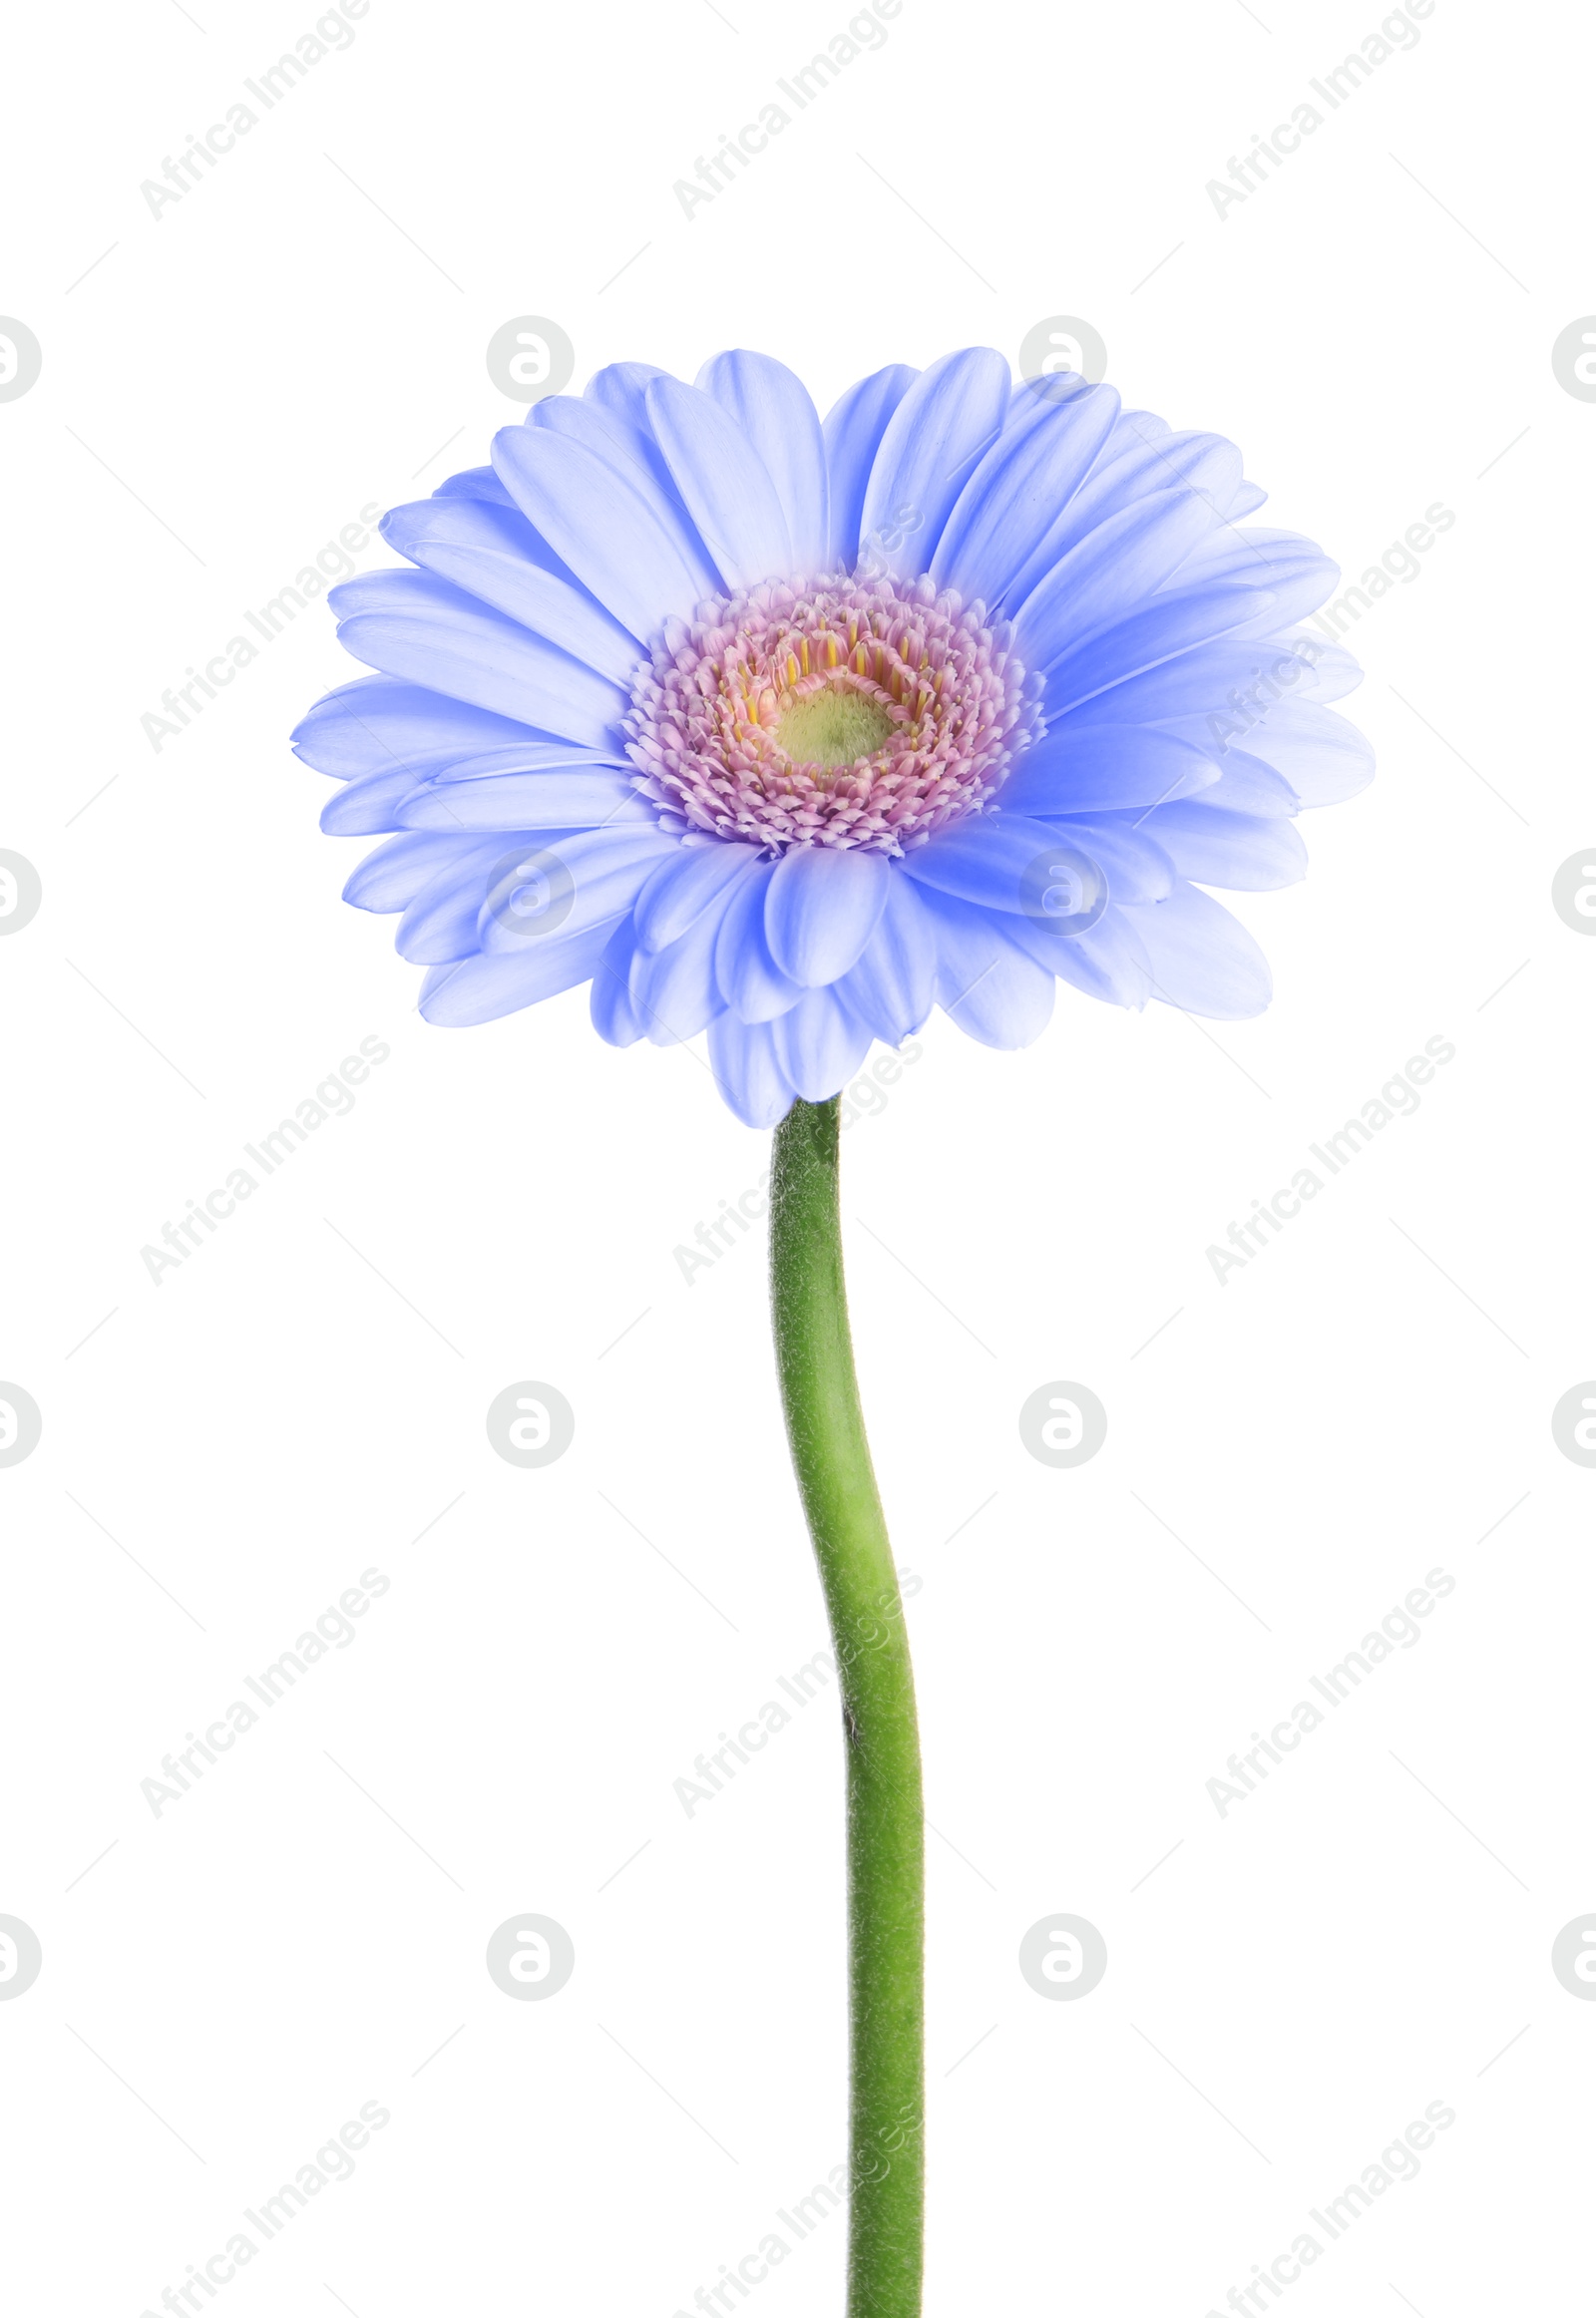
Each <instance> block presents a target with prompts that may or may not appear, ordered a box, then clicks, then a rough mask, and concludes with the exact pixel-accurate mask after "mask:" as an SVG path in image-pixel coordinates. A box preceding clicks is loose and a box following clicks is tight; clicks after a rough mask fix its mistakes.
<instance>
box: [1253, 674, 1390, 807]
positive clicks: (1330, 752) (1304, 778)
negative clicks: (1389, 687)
mask: <svg viewBox="0 0 1596 2318" xmlns="http://www.w3.org/2000/svg"><path fill="white" fill-rule="evenodd" d="M1230 748H1231V749H1232V750H1234V749H1237V748H1239V749H1241V750H1242V751H1243V752H1244V753H1245V754H1246V755H1248V756H1250V757H1256V758H1259V759H1260V760H1261V761H1262V762H1263V763H1264V764H1266V765H1270V766H1272V767H1273V768H1274V770H1275V771H1276V772H1277V773H1279V774H1280V775H1282V776H1283V778H1284V779H1286V780H1288V781H1289V782H1290V783H1291V785H1292V788H1293V789H1294V790H1295V792H1296V794H1297V795H1298V797H1299V798H1300V799H1301V800H1302V802H1303V804H1305V805H1340V804H1342V803H1343V802H1344V801H1345V800H1346V799H1347V798H1348V797H1356V796H1357V794H1358V792H1359V790H1360V789H1363V788H1367V787H1368V785H1369V783H1370V781H1372V780H1373V778H1374V774H1375V752H1374V750H1373V749H1372V748H1371V747H1370V745H1369V743H1368V741H1367V740H1365V738H1364V736H1363V734H1362V733H1361V732H1360V731H1359V730H1358V729H1357V727H1356V726H1355V725H1351V724H1349V723H1348V721H1347V719H1346V717H1345V716H1338V715H1337V713H1336V711H1335V710H1334V709H1333V708H1321V707H1319V706H1318V705H1317V704H1316V703H1315V702H1313V701H1311V700H1301V699H1296V700H1281V701H1277V702H1274V703H1273V704H1271V705H1268V706H1266V708H1265V710H1264V713H1263V715H1262V718H1261V719H1260V721H1259V722H1258V723H1256V724H1255V725H1253V726H1252V727H1251V728H1250V729H1249V730H1248V731H1247V732H1245V733H1244V734H1242V735H1241V736H1240V737H1239V739H1237V740H1235V741H1232V742H1231V744H1230ZM1224 761H1225V762H1226V763H1228V762H1229V761H1230V754H1229V752H1228V751H1227V754H1226V758H1225V760H1224Z"/></svg>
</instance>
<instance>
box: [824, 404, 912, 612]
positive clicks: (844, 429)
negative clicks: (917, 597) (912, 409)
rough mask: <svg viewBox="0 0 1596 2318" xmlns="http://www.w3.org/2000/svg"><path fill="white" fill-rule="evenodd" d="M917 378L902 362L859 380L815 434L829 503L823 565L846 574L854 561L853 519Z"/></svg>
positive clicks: (856, 538)
mask: <svg viewBox="0 0 1596 2318" xmlns="http://www.w3.org/2000/svg"><path fill="white" fill-rule="evenodd" d="M919 376H920V373H919V371H918V370H911V369H910V367H909V365H908V363H907V362H894V363H891V364H889V365H888V367H887V368H886V369H885V370H877V371H873V372H872V374H871V375H870V377H869V378H862V379H860V381H859V383H858V385H857V386H851V387H850V388H849V389H848V391H847V393H846V394H845V395H843V396H841V397H840V399H839V400H838V401H836V402H835V403H833V404H832V407H831V409H830V410H829V411H828V412H827V413H826V423H825V425H824V427H823V428H822V430H821V432H822V435H823V436H824V439H825V445H826V472H827V477H828V480H829V491H830V500H831V527H830V543H829V547H828V551H827V561H828V562H829V563H831V564H833V565H840V566H841V567H842V569H843V570H844V571H845V572H851V571H852V570H853V568H854V565H855V563H856V562H857V561H858V557H859V519H860V516H861V515H862V514H863V512H864V505H865V491H866V489H867V487H868V485H869V482H870V470H871V468H872V467H873V465H874V464H875V459H876V453H877V451H878V450H879V449H880V447H881V438H882V436H883V435H884V434H885V433H886V431H887V422H888V420H889V419H890V418H891V417H892V415H893V412H894V411H895V410H896V409H897V408H898V405H899V404H900V403H901V402H902V401H903V399H904V396H905V395H906V394H907V393H908V392H909V389H910V388H911V387H912V386H913V385H914V383H915V380H916V379H917V378H918V377H919Z"/></svg>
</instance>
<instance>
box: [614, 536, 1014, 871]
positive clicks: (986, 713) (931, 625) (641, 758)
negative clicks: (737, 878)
mask: <svg viewBox="0 0 1596 2318" xmlns="http://www.w3.org/2000/svg"><path fill="white" fill-rule="evenodd" d="M1037 689H1038V687H1037V686H1036V685H1035V683H1034V682H1031V681H1027V679H1026V675H1025V671H1024V669H1023V667H1022V666H1021V665H1020V663H1019V661H1018V660H1017V659H1016V658H1015V657H1014V655H1013V653H1012V652H1011V651H1010V649H1009V630H1008V627H1007V626H1006V624H998V625H992V626H989V625H988V624H987V623H986V618H985V607H984V606H983V605H981V604H979V603H976V604H972V605H970V606H968V607H967V606H966V605H965V604H964V603H963V602H962V600H961V598H960V597H959V596H958V595H957V594H955V593H954V592H953V591H952V590H944V591H942V592H941V593H939V591H938V589H937V588H936V586H935V584H934V583H933V582H932V581H931V580H924V579H923V580H887V579H871V580H865V579H860V578H854V579H845V578H842V577H840V576H836V575H832V576H829V577H826V578H822V579H820V580H792V581H790V582H786V583H769V584H766V585H763V586H760V587H755V588H751V589H747V590H745V591H742V592H740V593H738V594H735V595H731V596H726V597H718V598H715V599H713V600H712V601H710V602H708V603H705V604H702V605H700V606H699V609H698V613H697V615H696V617H695V618H694V620H693V621H692V622H691V624H690V625H689V624H688V623H686V622H684V621H681V620H672V621H670V622H668V623H667V625H666V628H665V631H664V634H663V636H662V637H661V639H660V641H659V643H658V645H657V646H656V647H655V650H654V654H653V658H652V661H651V663H650V665H649V666H648V667H647V668H646V669H645V670H644V671H643V673H642V675H641V676H640V677H639V678H638V681H637V683H636V685H635V687H634V689H633V692H632V699H631V708H630V711H629V713H628V714H627V716H626V718H625V729H626V732H627V734H628V736H629V741H628V753H629V754H630V756H631V759H632V762H633V763H634V764H635V765H636V767H637V774H638V777H637V786H638V788H639V789H640V790H641V792H642V793H643V795H645V796H646V797H648V798H649V799H650V800H651V801H652V802H653V803H654V804H655V805H656V806H658V807H659V808H660V816H661V824H662V826H663V827H664V828H666V829H669V830H673V831H675V832H677V833H679V834H681V835H685V834H686V833H687V832H688V831H689V830H699V831H704V832H707V833H709V834H711V835H713V836H715V837H721V838H728V839H737V840H740V841H742V842H743V843H749V842H752V843H756V844H759V845H763V846H765V847H767V848H769V849H770V850H771V851H772V852H784V851H785V850H786V849H787V848H788V847H789V846H793V845H829V846H835V847H838V848H843V849H848V848H865V849H868V850H870V851H873V852H879V853H891V854H901V853H903V852H904V851H906V850H907V849H908V848H909V847H911V846H915V845H923V844H924V843H925V841H926V839H927V838H928V837H930V836H931V834H932V832H933V831H934V830H937V829H940V828H942V827H943V826H944V824H945V823H947V822H949V821H954V820H959V819H962V818H963V817H964V816H965V815H966V814H968V813H976V812H980V811H981V810H982V809H983V807H984V806H985V805H986V804H987V802H988V800H989V799H990V798H991V797H992V796H993V795H994V793H995V792H996V790H997V789H998V785H999V784H1000V783H1001V781H1002V780H1003V779H1004V777H1005V776H1006V774H1007V772H1008V769H1009V766H1010V765H1011V763H1012V761H1013V759H1014V757H1015V756H1016V755H1017V753H1018V752H1019V750H1021V749H1022V748H1024V747H1025V746H1026V744H1027V743H1028V742H1029V741H1030V740H1031V739H1032V738H1033V737H1034V736H1035V733H1036V731H1037V730H1038V719H1037V712H1036V707H1035V694H1036V691H1037Z"/></svg>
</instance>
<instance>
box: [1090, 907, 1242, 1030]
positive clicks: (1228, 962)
mask: <svg viewBox="0 0 1596 2318" xmlns="http://www.w3.org/2000/svg"><path fill="white" fill-rule="evenodd" d="M1126 916H1127V918H1128V919H1129V921H1130V923H1131V926H1132V927H1133V929H1134V930H1135V932H1136V933H1137V934H1138V935H1139V936H1140V938H1141V943H1142V947H1143V949H1144V950H1145V951H1146V953H1147V958H1148V962H1149V964H1150V965H1151V967H1152V973H1153V996H1154V997H1155V998H1161V999H1162V1000H1163V1002H1164V1003H1165V1004H1166V1005H1170V1006H1179V1007H1180V1008H1181V1009H1182V1011H1183V1012H1185V1013H1188V1014H1203V1015H1205V1016H1206V1017H1207V1018H1208V1019H1209V1020H1210V1021H1214V1022H1241V1021H1246V1020H1247V1019H1248V1018H1249V1017H1250V1016H1252V1015H1253V1014H1261V1013H1262V1012H1263V1010H1264V1008H1265V1007H1266V1006H1267V1005H1268V1003H1269V999H1270V993H1271V990H1272V987H1273V984H1272V983H1271V980H1270V974H1269V962H1268V960H1267V959H1266V958H1265V957H1264V954H1263V952H1262V951H1261V950H1260V949H1259V947H1258V945H1257V943H1256V942H1255V941H1254V940H1253V938H1252V936H1251V935H1250V934H1249V933H1248V931H1247V929H1246V927H1245V926H1243V925H1241V924H1239V923H1238V921H1237V920H1236V919H1234V918H1233V917H1232V916H1231V914H1230V912H1229V911H1228V910H1225V909H1221V907H1220V905H1219V904H1218V903H1217V902H1216V901H1214V900H1213V899H1212V898H1211V897H1210V896H1209V895H1207V894H1203V893H1199V892H1198V890H1197V888H1196V887H1195V886H1177V887H1176V888H1175V890H1174V892H1173V893H1172V894H1171V895H1170V897H1169V899H1168V901H1167V902H1154V903H1153V904H1152V905H1151V906H1150V907H1149V908H1147V909H1144V910H1129V911H1127V912H1126Z"/></svg>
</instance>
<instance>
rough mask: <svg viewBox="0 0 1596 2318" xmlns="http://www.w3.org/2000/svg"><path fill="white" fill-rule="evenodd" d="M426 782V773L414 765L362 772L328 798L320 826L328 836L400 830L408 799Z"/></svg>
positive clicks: (371, 833)
mask: <svg viewBox="0 0 1596 2318" xmlns="http://www.w3.org/2000/svg"><path fill="white" fill-rule="evenodd" d="M423 785H424V776H423V775H422V774H420V773H418V772H417V771H416V769H415V767H414V766H413V765H390V766H389V767H388V769H387V770H386V771H385V772H380V773H361V774H360V775H358V777H357V778H356V779H354V780H352V781H347V782H345V784H344V786H343V787H342V788H341V789H338V790H336V791H335V792H334V793H333V795H332V796H330V797H329V798H328V799H327V802H326V804H325V805H323V807H322V808H321V826H322V828H323V829H324V830H325V831H326V833H327V835H328V836H329V837H371V836H374V835H375V834H376V832H377V831H378V830H379V829H397V828H399V826H400V821H399V816H400V814H401V813H402V812H403V810H404V807H405V804H406V801H407V800H408V799H409V798H411V797H413V796H415V795H417V794H418V792H419V790H420V789H421V787H422V786H423Z"/></svg>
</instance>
